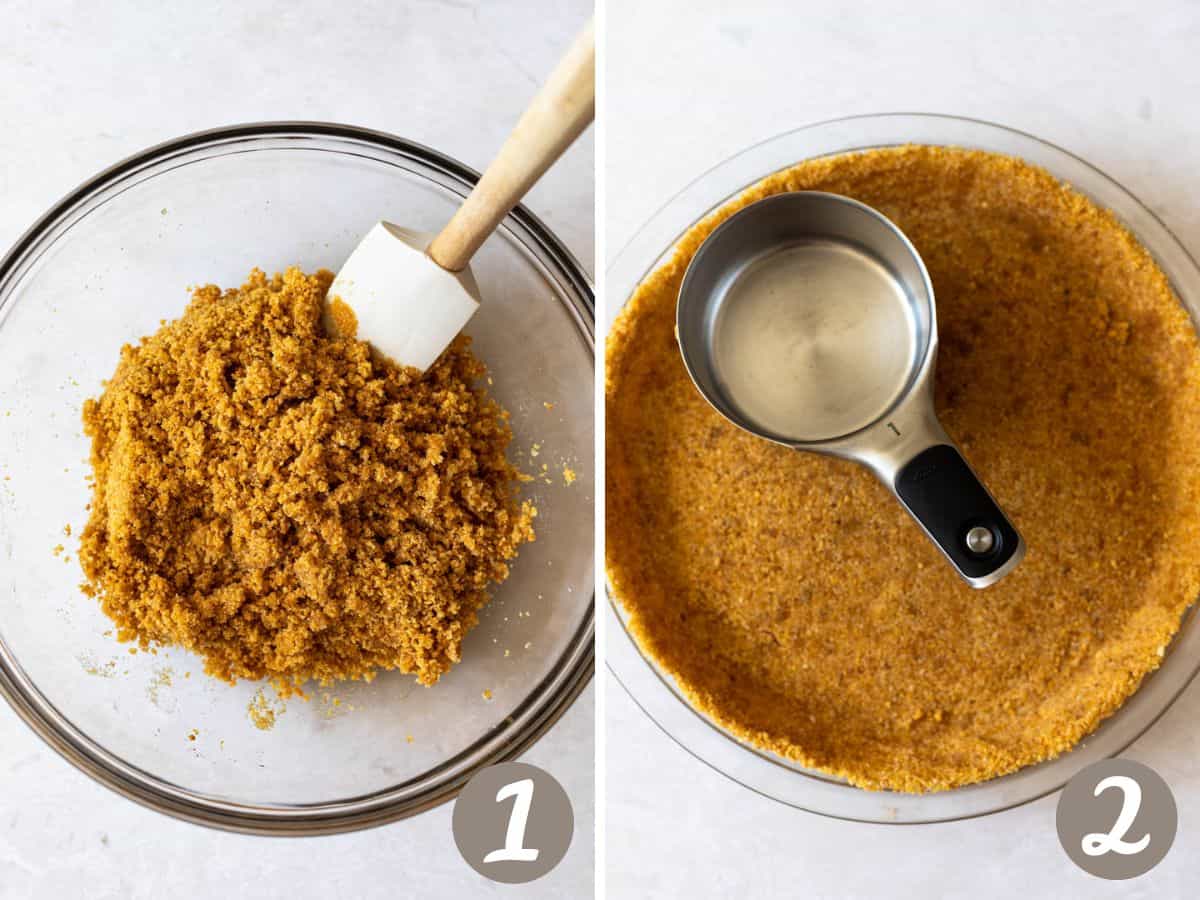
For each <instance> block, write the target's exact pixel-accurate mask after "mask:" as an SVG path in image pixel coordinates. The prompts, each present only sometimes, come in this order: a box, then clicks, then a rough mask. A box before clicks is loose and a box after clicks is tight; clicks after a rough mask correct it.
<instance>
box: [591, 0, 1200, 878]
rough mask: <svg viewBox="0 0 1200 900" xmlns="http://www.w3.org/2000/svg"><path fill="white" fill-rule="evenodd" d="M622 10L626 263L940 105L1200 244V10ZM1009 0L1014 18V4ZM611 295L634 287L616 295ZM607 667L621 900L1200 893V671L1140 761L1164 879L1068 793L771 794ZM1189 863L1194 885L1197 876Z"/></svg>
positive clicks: (618, 76) (614, 93)
mask: <svg viewBox="0 0 1200 900" xmlns="http://www.w3.org/2000/svg"><path fill="white" fill-rule="evenodd" d="M1116 6H1118V4H1095V3H1086V2H1073V3H1063V2H1044V3H1039V4H1036V5H1032V6H1029V5H1027V6H1026V8H1027V9H1028V10H1029V11H1028V13H1027V14H1023V15H1018V14H1016V13H1015V12H1008V10H1015V9H1016V8H1017V7H1018V5H1017V4H982V3H963V2H961V0H957V2H954V0H951V2H928V0H909V2H904V3H896V2H891V3H889V2H874V3H865V2H843V3H831V2H822V3H808V4H799V3H796V4H792V3H783V2H777V3H765V2H757V3H756V2H741V3H724V2H719V0H673V2H666V0H661V2H657V3H646V2H644V0H609V2H608V5H607V23H608V31H607V74H606V82H605V87H606V101H605V102H606V110H607V112H608V118H607V120H606V126H607V132H606V138H605V148H606V155H607V158H606V168H605V178H606V183H605V189H606V196H607V216H606V228H605V238H606V250H605V252H606V255H607V257H608V260H609V261H611V260H612V258H613V256H614V255H615V253H616V252H617V250H619V249H620V247H621V246H623V245H624V243H625V242H626V241H627V240H628V239H629V238H630V237H631V236H632V235H633V233H634V231H635V230H636V229H637V228H638V227H639V226H640V225H641V224H642V223H643V222H645V220H646V219H647V218H648V217H649V216H650V215H651V214H652V213H653V212H654V211H655V210H656V209H657V208H658V207H659V206H661V205H662V204H663V202H665V201H666V200H667V199H668V198H669V197H670V196H671V195H672V194H674V193H675V192H676V191H677V190H679V189H680V188H681V187H683V186H684V185H685V184H687V183H688V182H690V181H691V180H692V179H694V178H696V177H697V176H698V175H700V174H701V173H702V172H704V171H705V170H706V169H708V168H709V167H710V166H712V165H714V164H716V163H718V162H720V161H721V160H723V159H725V158H726V157H728V156H730V155H731V154H732V153H734V152H735V151H737V150H739V149H741V148H744V147H746V146H748V145H750V144H753V143H755V142H757V141H760V140H763V139H765V138H767V137H770V136H772V135H775V134H778V133H780V132H782V131H786V130H789V129H791V128H795V127H798V126H800V125H804V124H807V123H810V122H816V121H820V120H823V119H829V118H835V117H839V116H846V115H852V114H856V113H871V112H942V113H952V114H957V115H966V116H973V117H977V118H982V119H987V120H991V121H995V122H999V123H1002V124H1006V125H1009V126H1013V127H1016V128H1019V129H1021V130H1024V131H1028V132H1031V133H1033V134H1035V135H1038V136H1039V137H1042V138H1045V139H1048V140H1050V141H1052V142H1054V143H1056V144H1058V145H1060V146H1062V147H1065V148H1067V149H1068V150H1071V151H1072V152H1074V153H1076V154H1078V155H1080V156H1082V157H1083V158H1085V159H1087V160H1089V161H1090V162H1092V163H1093V164H1095V165H1097V166H1098V167H1099V168H1101V169H1102V170H1104V171H1106V172H1108V173H1109V174H1110V175H1112V176H1114V177H1115V178H1116V179H1117V180H1118V181H1120V182H1121V183H1122V184H1124V185H1125V186H1126V187H1127V188H1129V189H1130V190H1131V191H1132V192H1133V193H1134V194H1136V195H1137V196H1138V197H1139V198H1141V199H1142V201H1143V202H1145V203H1146V204H1148V205H1149V206H1150V207H1151V208H1152V209H1154V211H1155V212H1157V213H1158V214H1159V215H1160V216H1161V217H1162V218H1163V219H1164V220H1165V221H1166V223H1167V225H1168V226H1169V227H1170V228H1171V229H1172V230H1173V231H1174V232H1175V234H1176V235H1177V236H1178V237H1179V238H1180V239H1181V240H1182V241H1183V242H1184V244H1185V245H1186V246H1187V247H1188V248H1189V249H1190V250H1191V252H1192V253H1193V254H1194V255H1195V254H1200V168H1198V167H1197V160H1200V117H1198V116H1197V115H1196V97H1197V96H1200V68H1197V67H1196V65H1195V64H1194V61H1193V54H1194V48H1195V46H1196V45H1197V41H1198V40H1200V7H1197V6H1196V5H1195V4H1192V5H1184V4H1179V3H1167V2H1149V0H1144V2H1140V3H1137V4H1120V6H1121V7H1122V8H1123V9H1124V10H1125V11H1124V12H1121V13H1109V12H1105V11H1104V9H1105V8H1106V7H1107V8H1112V7H1116ZM1001 10H1005V11H1004V12H1002V11H1001ZM609 300H610V302H613V301H614V300H615V298H609ZM605 677H606V678H607V687H606V694H607V734H608V740H607V794H608V798H607V823H606V835H607V881H608V896H609V897H612V898H626V897H639V898H646V897H695V898H700V897H770V896H803V897H813V898H826V897H828V898H867V897H886V896H904V897H927V898H937V897H966V896H970V897H976V898H983V897H1006V898H1009V897H1026V898H1030V900H1033V898H1039V900H1040V898H1044V897H1045V898H1049V897H1054V898H1076V897H1078V898H1096V897H1146V898H1150V897H1154V898H1159V900H1162V898H1175V897H1181V896H1184V890H1185V885H1186V884H1191V885H1192V886H1191V887H1190V888H1188V891H1189V893H1190V894H1191V895H1192V896H1194V891H1195V873H1196V865H1197V863H1196V860H1197V858H1200V727H1197V724H1196V723H1197V721H1200V683H1193V684H1192V686H1191V688H1190V689H1189V690H1188V691H1187V692H1186V693H1185V694H1184V696H1183V697H1182V698H1181V699H1180V700H1179V701H1178V702H1177V703H1176V704H1175V706H1174V707H1173V708H1172V709H1171V710H1170V711H1169V712H1168V713H1167V715H1166V716H1164V717H1163V718H1162V719H1161V720H1160V721H1159V722H1158V723H1157V724H1156V725H1155V726H1154V727H1153V728H1152V729H1151V730H1150V731H1149V732H1148V733H1147V734H1146V735H1145V736H1144V737H1143V738H1142V739H1141V740H1139V741H1138V742H1137V743H1136V744H1135V745H1134V746H1133V747H1132V748H1131V749H1130V751H1129V752H1128V753H1127V754H1126V755H1128V756H1130V757H1131V758H1133V759H1137V760H1140V761H1142V762H1145V763H1147V764H1148V765H1150V766H1152V767H1153V768H1154V769H1156V770H1157V771H1158V772H1159V773H1160V774H1161V775H1162V776H1163V777H1164V778H1165V779H1166V780H1167V782H1168V783H1169V784H1170V785H1171V787H1172V788H1173V790H1174V792H1175V797H1176V800H1177V802H1178V805H1179V834H1178V836H1177V838H1176V842H1175V845H1174V847H1173V848H1172V850H1171V852H1170V854H1169V855H1168V856H1167V858H1166V860H1164V861H1163V863H1161V864H1160V865H1159V866H1158V868H1156V869H1155V870H1154V871H1152V872H1150V873H1149V874H1148V875H1146V876H1144V877H1143V878H1140V879H1137V880H1134V881H1130V882H1123V883H1120V882H1105V881H1100V880H1098V879H1094V878H1092V877H1090V876H1087V875H1085V874H1084V873H1082V872H1081V871H1080V870H1078V869H1076V868H1075V866H1074V865H1073V864H1072V863H1071V862H1070V861H1069V860H1068V859H1067V857H1066V855H1065V854H1064V853H1063V851H1062V849H1061V848H1060V847H1059V844H1058V840H1057V837H1056V836H1055V826H1054V812H1055V804H1056V802H1057V795H1054V796H1051V797H1047V798H1045V799H1043V800H1041V801H1038V802H1035V803H1032V804H1029V805H1027V806H1024V807H1021V808H1019V809H1015V810H1012V811H1009V812H1006V813H1001V814H998V815H995V816H990V817H986V818H982V819H976V820H972V821H966V822H959V823H955V824H948V825H928V826H908V827H898V826H873V825H859V824H853V823H847V822H840V821H834V820H831V819H826V818H821V817H819V816H815V815H811V814H808V813H803V812H799V811H796V810H793V809H791V808H788V807H785V806H782V805H779V804H777V803H775V802H773V801H771V800H767V799H764V798H762V797H760V796H757V795H755V794H753V793H751V792H749V791H747V790H745V789H743V788H741V787H739V786H738V785H736V784H734V783H733V782H731V781H728V780H726V779H725V778H724V777H723V776H721V775H718V774H717V773H715V772H714V771H712V770H711V769H709V768H708V767H707V766H705V765H704V764H702V763H700V762H698V761H697V760H696V759H694V758H693V757H691V756H690V755H688V754H687V753H686V752H684V751H683V750H682V749H680V748H679V747H678V746H677V745H676V744H675V743H674V742H673V741H671V740H670V739H669V738H667V737H666V736H665V735H664V734H663V733H662V732H661V731H660V730H659V729H658V728H657V727H656V726H655V725H654V724H653V723H652V722H651V721H650V720H649V719H647V718H646V716H645V715H643V713H642V712H641V710H639V709H638V708H637V707H636V706H635V705H634V704H633V703H632V701H631V700H630V699H629V697H628V695H626V694H625V692H624V690H623V689H622V687H621V686H620V685H619V684H617V682H616V681H615V680H614V679H613V678H612V677H611V676H610V675H606V676H605ZM1185 873H1187V874H1190V875H1191V876H1192V877H1191V878H1188V879H1187V880H1186V881H1185Z"/></svg>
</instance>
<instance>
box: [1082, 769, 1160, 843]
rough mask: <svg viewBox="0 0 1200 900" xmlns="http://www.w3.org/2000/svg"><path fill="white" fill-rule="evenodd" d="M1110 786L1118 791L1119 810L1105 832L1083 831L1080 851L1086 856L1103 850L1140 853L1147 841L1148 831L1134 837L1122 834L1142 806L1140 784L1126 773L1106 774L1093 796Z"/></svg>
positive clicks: (1128, 827) (1125, 831)
mask: <svg viewBox="0 0 1200 900" xmlns="http://www.w3.org/2000/svg"><path fill="white" fill-rule="evenodd" d="M1109 788H1117V790H1119V791H1120V792H1121V794H1122V798H1121V812H1120V813H1119V814H1118V815H1117V821H1115V822H1114V823H1113V827H1112V828H1111V829H1110V830H1109V831H1108V832H1107V833H1105V832H1102V831H1096V832H1093V833H1092V834H1087V835H1084V837H1083V841H1082V844H1081V846H1082V849H1083V852H1084V853H1086V854H1087V855H1088V856H1103V855H1104V854H1105V853H1120V854H1121V855H1122V856H1132V855H1133V854H1135V853H1141V852H1142V851H1143V850H1145V849H1146V847H1147V846H1148V845H1149V844H1150V833H1149V832H1146V833H1145V834H1144V835H1142V837H1141V838H1140V839H1139V840H1136V841H1127V840H1125V835H1126V834H1128V832H1129V829H1130V827H1131V826H1132V825H1133V823H1134V820H1136V819H1137V814H1138V810H1140V809H1141V808H1142V786H1141V785H1140V784H1138V783H1137V780H1136V779H1133V778H1130V777H1129V776H1128V775H1109V776H1108V777H1107V778H1104V779H1101V781H1100V782H1099V784H1097V785H1096V790H1095V792H1094V796H1096V797H1099V796H1100V795H1101V794H1103V793H1104V792H1105V791H1107V790H1108V789H1109Z"/></svg>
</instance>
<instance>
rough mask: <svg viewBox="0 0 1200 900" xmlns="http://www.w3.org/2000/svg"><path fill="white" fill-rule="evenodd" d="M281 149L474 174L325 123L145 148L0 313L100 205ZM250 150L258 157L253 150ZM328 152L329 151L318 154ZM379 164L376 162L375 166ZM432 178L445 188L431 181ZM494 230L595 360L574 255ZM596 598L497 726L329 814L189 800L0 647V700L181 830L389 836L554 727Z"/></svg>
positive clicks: (449, 180) (591, 626)
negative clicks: (220, 160) (196, 167)
mask: <svg viewBox="0 0 1200 900" xmlns="http://www.w3.org/2000/svg"><path fill="white" fill-rule="evenodd" d="M280 140H295V141H297V142H303V141H306V140H308V141H321V140H326V141H328V142H341V143H342V144H344V145H345V149H344V150H342V151H341V152H351V148H352V147H353V145H354V144H356V143H357V144H359V145H365V146H368V147H371V148H372V149H373V150H374V151H376V152H379V151H384V152H388V153H389V154H391V155H392V156H393V157H395V158H399V159H403V160H406V161H408V162H410V163H411V164H413V165H414V166H415V167H417V169H423V170H424V171H417V170H414V169H408V171H410V172H415V174H419V175H420V177H423V178H426V179H427V180H430V181H431V182H433V183H435V184H438V185H439V186H441V187H444V188H449V189H452V190H454V191H455V192H457V193H459V194H460V195H461V196H463V197H465V196H466V195H467V194H468V193H469V192H470V190H471V189H472V188H473V187H474V186H475V183H476V182H477V181H478V180H479V173H478V172H476V171H475V170H473V169H471V168H470V167H469V166H466V165H464V164H463V163H461V162H459V161H458V160H456V159H454V158H452V157H450V156H447V155H445V154H443V153H441V152H439V151H437V150H434V149H432V148H430V147H427V146H425V145H423V144H419V143H417V142H415V141H410V140H407V139H405V138H401V137H398V136H396V135H392V134H388V133H386V132H381V131H375V130H372V129H367V128H361V127H358V126H354V125H345V124H340V123H333V122H314V121H277V122H253V123H246V124H240V125H230V126H224V127H219V128H212V129H206V130H204V131H198V132H194V133H191V134H187V135H183V136H180V137H178V138H174V139H172V140H169V141H165V142H163V143H161V144H156V145H154V146H152V147H148V148H147V149H145V150H142V151H141V152H139V153H135V154H133V155H132V156H129V157H127V158H126V159H123V160H121V161H120V162H117V163H116V164H114V165H112V166H110V167H109V168H107V169H105V170H103V171H101V172H99V173H98V174H96V175H95V176H93V177H92V178H90V179H88V180H87V181H85V182H84V183H83V184H81V185H80V186H79V187H77V188H75V190H73V191H71V192H70V193H69V194H67V195H66V196H65V197H63V199H61V200H60V201H59V202H58V203H56V204H55V205H54V206H53V207H51V208H50V209H49V210H48V211H47V212H46V213H44V214H43V215H42V216H41V217H40V218H39V219H38V220H37V221H36V222H35V223H34V224H33V225H32V226H30V228H29V229H28V230H27V231H26V232H25V233H24V234H23V235H21V237H19V238H18V239H17V241H16V243H15V244H14V245H13V246H12V248H11V249H10V250H9V251H8V252H7V253H6V254H5V255H4V257H3V258H2V259H0V312H2V311H3V306H4V305H6V304H7V303H9V302H12V301H13V295H12V294H11V292H10V287H11V284H12V283H13V282H15V280H16V279H18V278H19V277H20V275H21V273H22V271H23V270H24V269H25V268H26V267H27V266H29V265H31V264H32V262H33V261H35V260H36V259H37V257H38V256H39V255H40V253H41V252H43V251H44V250H45V249H46V247H48V246H49V245H50V244H52V243H53V241H54V240H57V239H58V237H60V236H61V235H62V234H63V233H65V232H66V231H69V230H70V228H71V227H72V225H73V224H74V223H75V222H77V221H78V220H79V219H80V218H81V217H82V216H84V215H86V214H87V212H88V210H89V209H90V208H92V206H93V205H94V204H97V203H103V202H107V200H109V199H111V198H112V197H113V196H115V195H116V194H114V193H113V191H114V189H115V190H116V193H119V192H120V190H122V189H124V188H123V185H128V183H129V182H130V180H131V179H133V183H136V181H137V180H141V178H142V177H154V175H155V174H157V173H158V172H160V171H162V170H163V167H164V166H173V165H174V164H178V163H174V162H173V161H174V160H177V159H179V158H182V157H191V158H189V161H198V160H199V159H203V158H207V157H203V156H202V157H198V158H195V157H194V155H195V154H196V153H197V152H198V151H199V152H201V153H203V152H204V151H206V150H209V149H211V150H214V151H215V150H217V149H218V148H221V147H227V146H230V145H234V144H237V145H239V146H240V149H244V150H255V149H268V147H269V146H273V145H274V142H277V141H280ZM256 145H257V146H256ZM324 149H328V148H324ZM373 158H375V157H373ZM427 172H432V173H435V174H436V175H437V176H439V178H440V179H442V180H435V179H433V178H430V177H429V175H428V174H426V173H427ZM502 227H504V228H506V229H507V230H509V231H511V232H513V233H514V234H516V235H517V236H518V237H519V239H520V241H521V243H522V244H524V246H525V248H526V249H527V250H530V251H533V252H535V254H536V256H537V258H538V260H539V262H540V263H541V264H543V265H546V266H548V267H549V268H551V270H552V272H553V274H554V275H555V276H556V277H557V278H558V279H559V280H560V283H561V284H562V285H563V286H565V288H566V289H567V291H568V292H569V294H570V295H571V300H572V304H573V306H574V309H573V313H574V315H575V317H576V318H577V320H578V321H579V323H580V324H581V327H582V328H583V329H584V331H585V334H584V335H583V337H584V338H585V339H586V341H587V346H588V348H589V350H590V351H592V352H593V353H594V316H595V293H594V289H593V285H592V282H591V279H590V278H589V277H588V275H587V272H586V271H585V270H584V268H583V266H582V265H580V263H579V261H578V260H577V259H576V258H575V257H574V255H573V254H572V253H571V252H570V251H569V250H568V249H567V248H566V247H565V246H564V245H563V244H562V242H561V241H559V239H558V238H557V237H555V235H554V234H553V232H551V231H550V229H549V228H548V227H547V226H546V225H545V224H544V223H543V222H542V221H541V220H540V219H539V218H538V217H537V216H535V215H534V214H533V213H532V212H530V211H529V210H528V209H527V208H526V207H524V206H517V207H516V208H515V209H513V210H512V212H510V213H509V215H508V217H507V218H506V219H505V220H504V222H503V224H502ZM594 633H595V595H594V594H593V596H592V597H591V599H590V600H589V602H588V606H587V610H586V613H585V615H584V616H583V618H582V620H581V622H580V624H579V626H578V628H577V629H576V631H575V634H574V635H573V636H572V638H571V640H570V642H569V643H568V645H567V647H566V648H565V649H564V651H563V653H562V655H561V656H560V659H559V662H558V664H557V665H556V666H555V668H554V669H553V670H552V671H551V672H550V673H549V674H548V675H547V676H546V677H545V678H544V679H543V680H542V681H541V682H540V683H539V684H537V685H535V686H533V688H532V689H531V691H530V693H529V694H528V695H527V696H526V698H525V700H524V701H523V702H522V704H521V705H520V706H519V707H518V708H517V709H516V710H514V712H513V714H512V716H510V717H509V719H507V720H506V721H505V723H502V724H501V725H500V726H497V727H496V728H494V729H492V731H490V732H488V733H487V734H484V735H483V736H481V737H480V738H479V739H478V740H477V741H476V742H475V743H474V744H472V745H471V746H470V747H467V748H466V749H464V750H463V751H461V752H460V753H459V754H457V755H456V756H454V757H452V758H451V759H448V760H446V761H444V762H443V763H442V764H441V765H439V766H437V767H435V768H433V769H431V770H428V771H426V772H424V773H422V775H421V776H419V777H417V778H414V779H409V780H408V781H406V782H403V783H401V784H399V785H396V786H394V787H392V788H389V789H387V790H384V791H379V792H375V793H372V794H369V795H365V796H361V797H355V798H352V799H347V800H341V801H336V802H329V803H320V804H310V805H297V806H282V805H280V806H265V805H252V804H239V803H234V802H230V801H228V800H224V799H222V798H217V797H211V796H208V795H205V794H201V793H198V792H194V791H190V790H187V789H186V788H182V787H179V786H177V785H174V784H171V783H169V782H167V781H164V780H162V779H159V778H156V777H155V776H154V775H152V774H150V773H149V772H146V771H143V770H141V769H139V768H137V767H134V766H131V765H128V764H127V763H125V762H124V761H123V760H122V759H121V758H120V757H119V756H117V755H116V754H115V753H113V752H111V751H109V750H107V749H106V748H104V747H102V746H100V745H99V744H98V743H96V742H95V741H93V740H92V739H91V738H89V737H88V736H87V735H85V734H83V733H82V732H81V731H80V730H79V729H77V728H76V727H75V726H74V725H73V724H72V723H71V722H70V721H69V720H67V719H66V717H64V716H62V715H61V714H60V713H59V712H58V711H57V710H56V709H55V707H54V706H53V704H52V703H50V702H49V701H48V700H47V699H46V698H45V697H44V696H43V695H42V694H41V692H40V691H39V690H38V688H37V687H36V685H34V684H33V683H32V681H31V680H30V679H29V678H28V677H27V676H26V675H25V673H24V672H23V671H22V669H21V666H20V664H19V663H18V662H17V660H16V659H15V657H14V656H13V654H12V653H11V651H10V650H9V648H8V647H7V646H5V644H4V642H3V641H2V640H0V696H3V698H4V699H5V700H6V701H7V702H8V704H9V705H10V706H11V707H12V708H13V710H14V711H15V712H16V713H17V715H18V716H19V717H20V718H21V719H22V720H23V721H24V722H25V723H26V724H27V725H28V726H29V727H30V728H31V729H32V730H33V731H34V733H35V734H37V735H38V736H39V737H40V738H42V740H44V741H45V742H46V743H47V744H48V745H49V746H50V747H51V748H52V749H53V750H54V751H56V752H57V753H58V754H59V755H61V756H62V757H63V758H64V759H66V760H67V761H68V762H70V763H71V764H72V765H74V766H75V767H76V768H77V769H79V770H80V771H82V772H84V773H85V774H86V775H88V776H89V777H91V778H92V779H94V780H95V781H97V782H99V783H100V784H102V785H104V786H105V787H107V788H109V789H111V790H113V791H115V792H116V793H118V794H120V795H121V796H123V797H126V798H127V799H130V800H133V801H135V802H137V803H139V804H141V805H143V806H146V807H148V808H150V809H154V810H156V811H158V812H162V813H165V814H167V815H170V816H173V817H175V818H178V819H182V820H185V821H188V822H192V823H194V824H198V825H205V826H209V827H214V828H220V829H223V830H226V831H234V832H239V833H244V834H256V835H275V836H312V835H322V834H336V833H341V832H347V831H357V830H360V829H363V828H371V827H376V826H379V825H385V824H388V823H389V822H394V821H397V820H399V819H402V818H407V817H408V816H412V815H416V814H417V813H420V812H424V811H425V810H428V809H431V808H433V807H435V806H438V805H440V804H442V803H444V802H446V801H448V800H451V799H453V798H454V797H456V796H457V795H458V792H459V791H460V790H461V789H462V787H463V786H464V785H465V784H466V783H467V782H468V781H469V780H470V779H471V777H472V776H473V775H474V774H475V773H476V772H478V771H479V770H480V769H482V768H484V767H486V766H490V765H495V764H497V763H501V762H506V761H509V760H512V759H515V758H517V757H519V756H520V755H521V754H523V753H524V752H525V751H526V750H527V749H528V748H529V747H531V746H532V745H533V744H534V743H536V742H537V740H538V739H539V738H540V737H541V736H542V735H543V734H545V733H546V731H548V730H549V729H550V727H551V726H553V725H554V723H555V722H557V721H558V720H559V718H561V716H562V715H563V714H564V713H565V712H566V710H567V709H568V708H569V707H570V706H571V704H572V703H573V702H574V701H575V699H576V698H577V697H578V696H579V695H580V694H581V693H582V692H583V690H584V688H585V687H586V686H587V684H588V683H589V682H590V680H591V678H592V674H593V671H594V668H595V665H594V664H595V648H594Z"/></svg>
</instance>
